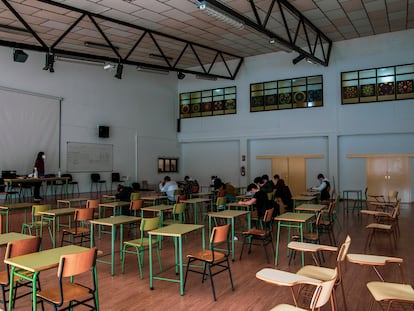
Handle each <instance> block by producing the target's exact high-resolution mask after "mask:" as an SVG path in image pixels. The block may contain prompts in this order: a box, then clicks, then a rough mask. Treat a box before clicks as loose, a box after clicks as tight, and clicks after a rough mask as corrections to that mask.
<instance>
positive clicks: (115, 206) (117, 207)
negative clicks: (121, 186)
mask: <svg viewBox="0 0 414 311" xmlns="http://www.w3.org/2000/svg"><path fill="white" fill-rule="evenodd" d="M129 204H130V202H127V201H112V202H106V203H100V204H99V218H102V217H105V214H106V213H103V215H102V208H112V215H113V216H118V215H121V214H122V213H121V209H122V207H123V206H129Z"/></svg>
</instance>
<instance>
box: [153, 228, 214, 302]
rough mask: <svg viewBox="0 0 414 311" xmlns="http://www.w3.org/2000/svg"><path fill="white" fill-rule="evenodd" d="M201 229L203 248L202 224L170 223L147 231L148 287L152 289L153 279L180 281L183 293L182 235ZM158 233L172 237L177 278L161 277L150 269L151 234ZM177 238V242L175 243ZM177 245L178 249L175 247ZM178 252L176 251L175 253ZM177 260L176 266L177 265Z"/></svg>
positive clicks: (203, 233) (203, 245)
mask: <svg viewBox="0 0 414 311" xmlns="http://www.w3.org/2000/svg"><path fill="white" fill-rule="evenodd" d="M199 229H201V243H202V248H203V249H205V247H206V245H205V236H204V235H205V232H204V225H192V224H172V225H169V226H165V227H162V228H159V229H156V230H152V231H150V232H148V238H149V265H150V289H154V280H161V281H169V282H174V283H180V294H181V295H184V273H183V236H184V235H186V234H188V233H190V232H193V231H196V230H199ZM153 235H158V236H161V237H164V236H170V237H173V239H174V249H175V265H174V266H175V273H176V274H179V279H171V278H163V277H159V276H154V274H153V271H152V236H153ZM177 240H178V243H177ZM177 245H178V249H177ZM177 252H178V253H177ZM177 262H178V266H177Z"/></svg>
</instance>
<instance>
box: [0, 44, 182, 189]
mask: <svg viewBox="0 0 414 311" xmlns="http://www.w3.org/2000/svg"><path fill="white" fill-rule="evenodd" d="M26 52H27V53H28V54H29V58H28V60H27V61H26V63H14V62H13V60H12V49H9V48H4V47H0V67H1V70H2V75H1V76H0V85H1V86H5V87H11V88H16V89H21V90H26V91H31V92H36V93H42V94H49V95H53V96H57V97H62V98H63V102H62V123H61V124H62V140H61V148H62V153H61V154H62V159H61V160H62V171H65V168H66V142H68V141H74V142H88V143H105V144H113V145H114V165H113V170H114V171H116V172H120V173H121V175H122V176H130V181H136V180H138V181H141V180H143V179H147V180H149V182H150V183H155V182H158V181H159V180H160V179H161V177H163V176H161V175H159V174H158V172H157V158H158V157H159V156H171V157H178V156H179V155H180V152H179V146H178V144H177V140H176V118H177V77H176V75H173V74H170V75H169V76H164V75H157V74H150V73H142V72H137V71H136V70H135V69H134V68H133V67H131V66H124V73H123V79H122V80H118V79H116V78H114V77H113V75H114V72H107V71H104V70H103V68H102V66H94V65H84V64H74V63H65V62H61V61H58V62H56V63H55V66H54V68H55V72H54V73H49V72H47V71H43V70H42V67H43V66H44V55H43V54H41V53H36V52H31V51H26ZM98 124H100V125H108V126H110V138H108V139H103V138H98V135H97V125H98ZM0 130H1V131H4V130H8V129H7V128H4V126H3V125H1V124H0ZM136 150H137V151H138V152H136ZM36 151H37V150H36ZM0 152H1V151H0ZM33 154H35V151H34V152H33ZM29 156H30V157H32V155H29ZM31 161H34V159H31ZM46 172H48V167H47V161H46ZM50 173H52V172H50ZM102 177H103V178H104V179H106V180H107V181H110V173H109V172H106V173H102ZM173 177H174V176H173ZM74 178H75V179H77V180H78V181H79V182H80V186H81V191H87V190H88V189H89V185H90V183H89V173H79V174H75V175H74ZM108 186H110V183H109V184H108Z"/></svg>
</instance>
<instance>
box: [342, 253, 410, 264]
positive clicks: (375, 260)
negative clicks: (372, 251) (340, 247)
mask: <svg viewBox="0 0 414 311" xmlns="http://www.w3.org/2000/svg"><path fill="white" fill-rule="evenodd" d="M346 258H347V260H348V261H349V262H352V263H356V264H360V265H367V266H385V265H386V264H387V263H389V262H395V263H402V262H403V261H404V260H403V259H402V258H398V257H388V256H378V255H366V254H348V255H346Z"/></svg>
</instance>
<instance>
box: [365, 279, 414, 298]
mask: <svg viewBox="0 0 414 311" xmlns="http://www.w3.org/2000/svg"><path fill="white" fill-rule="evenodd" d="M367 287H368V289H369V291H370V292H371V294H372V296H374V299H375V300H376V301H383V300H400V301H407V302H414V289H413V287H412V286H411V285H409V284H399V283H388V282H377V281H376V282H369V283H367Z"/></svg>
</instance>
